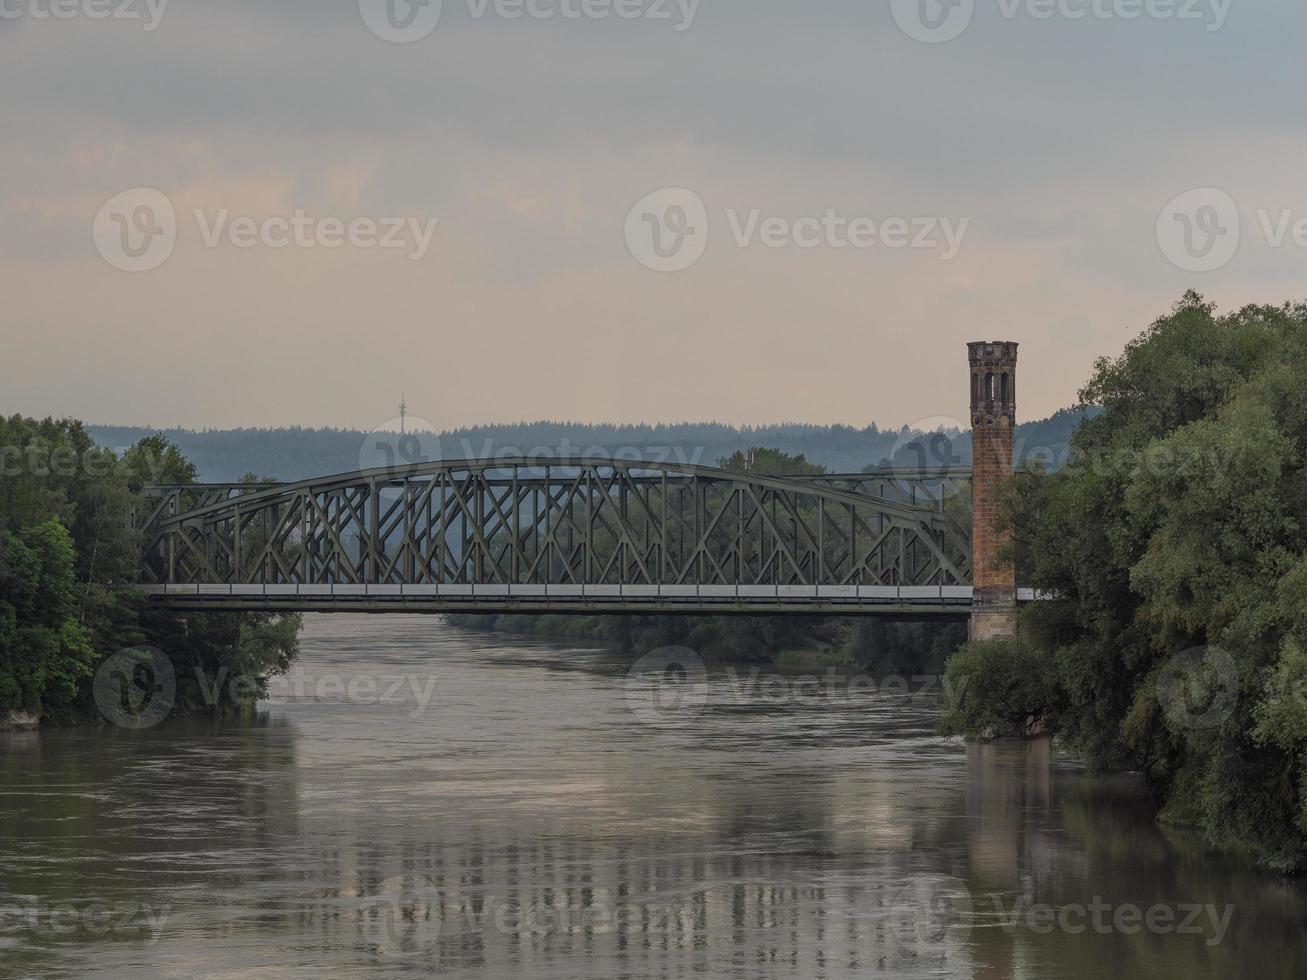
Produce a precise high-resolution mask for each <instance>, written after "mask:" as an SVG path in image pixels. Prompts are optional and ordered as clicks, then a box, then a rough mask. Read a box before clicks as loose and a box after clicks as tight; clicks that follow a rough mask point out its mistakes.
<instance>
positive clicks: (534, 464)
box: [141, 456, 970, 607]
mask: <svg viewBox="0 0 1307 980" xmlns="http://www.w3.org/2000/svg"><path fill="white" fill-rule="evenodd" d="M965 482H966V474H963V473H961V472H957V471H941V472H939V473H927V472H922V471H902V472H898V471H880V472H877V473H872V474H857V475H849V476H833V477H814V478H795V477H779V476H764V475H760V474H754V473H741V472H735V471H727V470H722V469H717V468H713V467H706V466H699V465H695V464H690V463H682V462H670V461H663V462H659V461H645V460H626V459H600V458H596V457H594V456H589V457H586V458H560V457H552V456H519V457H512V458H493V459H473V460H447V461H433V462H422V463H414V464H408V465H402V466H394V467H381V468H377V469H371V470H362V471H357V472H352V473H343V474H338V475H335V476H329V477H321V478H315V479H311V480H303V481H299V482H296V483H287V484H273V485H241V484H217V485H199V486H167V487H157V488H153V489H152V493H153V494H154V495H155V497H156V500H157V505H156V507H155V508H154V510H153V511H152V513H151V514H150V515H149V516H148V517H147V518H146V519H145V520H144V521H143V522H142V528H141V530H142V533H143V536H144V547H145V576H146V581H147V584H148V585H151V586H156V587H161V588H156V589H155V590H154V591H156V592H161V593H162V594H163V595H165V596H172V595H185V594H204V593H205V592H206V591H207V592H212V593H215V594H216V593H218V592H220V590H221V589H222V588H223V587H230V588H232V589H242V590H246V591H248V587H257V588H258V589H259V590H260V594H261V595H263V596H275V595H294V596H297V597H299V596H303V595H305V594H308V593H309V592H311V591H312V590H321V589H323V588H326V589H329V590H330V594H331V595H332V596H337V595H341V594H342V592H341V590H350V589H360V590H362V593H363V594H366V595H370V596H371V595H385V594H389V593H390V592H391V590H397V593H396V594H398V595H401V596H403V595H408V594H418V591H417V590H425V591H427V592H428V593H430V594H436V595H440V594H443V591H444V590H449V594H450V595H451V596H455V595H458V594H461V593H462V592H463V591H464V590H471V592H470V593H469V594H472V595H475V594H477V593H478V591H479V593H480V594H481V595H483V596H489V595H494V594H496V593H497V592H498V591H501V590H502V591H503V595H504V596H505V597H508V598H511V597H513V596H519V597H529V596H534V593H535V591H536V590H541V596H545V597H547V596H548V595H549V594H550V592H551V590H552V591H553V593H555V594H559V595H561V594H564V593H566V592H567V591H568V590H572V591H573V592H575V591H576V590H580V594H581V595H582V596H583V597H594V598H600V597H603V596H604V595H605V594H607V593H608V592H609V591H610V590H614V589H616V590H618V591H617V593H616V595H618V596H620V597H622V598H623V599H624V600H628V599H629V600H635V599H638V598H639V596H640V595H641V590H645V591H648V590H653V591H652V592H650V593H649V594H650V595H651V596H654V595H656V596H657V597H658V598H659V599H660V600H661V599H663V598H666V597H667V596H668V594H669V591H668V590H671V594H673V595H674V594H675V593H676V590H690V589H693V590H694V594H695V596H696V597H702V596H703V595H704V594H705V590H709V592H711V591H712V590H716V591H717V592H719V593H720V594H721V595H722V596H723V597H726V596H727V595H728V594H729V595H730V596H733V597H734V598H735V599H737V600H738V599H740V597H741V595H742V594H743V593H742V592H741V590H745V591H746V592H747V590H761V591H762V593H763V594H766V595H770V596H777V595H779V594H780V592H779V591H778V590H790V591H791V592H792V591H793V590H800V591H801V592H804V593H805V594H806V591H807V590H813V595H814V597H815V596H818V595H819V594H820V591H819V590H827V591H828V593H829V594H830V595H831V596H832V597H838V596H839V595H846V594H849V593H848V592H847V590H850V589H851V590H853V592H852V593H851V594H852V595H853V596H854V597H857V595H858V594H859V590H860V589H872V590H886V589H892V590H895V595H896V596H898V595H901V590H903V589H925V590H927V591H930V590H934V593H935V594H939V595H942V594H943V593H942V592H941V591H940V590H943V589H953V590H957V589H959V588H964V587H966V586H968V584H969V576H970V537H969V528H968V527H967V524H968V523H969V520H968V518H967V515H965V514H963V513H955V512H953V510H954V509H957V508H956V503H957V500H958V495H957V494H956V493H954V492H953V491H956V489H957V487H958V486H959V485H961V484H965ZM951 508H953V509H951ZM431 590H434V592H431ZM769 590H770V591H769ZM830 590H844V591H843V592H838V593H837V592H830ZM233 594H234V593H233ZM627 604H628V605H632V606H635V607H639V606H640V603H639V602H634V601H632V602H629V603H627ZM301 605H308V603H301Z"/></svg>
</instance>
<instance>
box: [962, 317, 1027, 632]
mask: <svg viewBox="0 0 1307 980" xmlns="http://www.w3.org/2000/svg"><path fill="white" fill-rule="evenodd" d="M967 350H968V354H969V358H970V362H971V445H972V460H973V461H972V469H973V474H974V475H973V481H972V491H971V492H972V509H973V511H974V514H975V518H974V523H973V525H972V530H971V569H972V575H973V577H974V579H975V593H974V596H973V598H972V611H971V638H972V639H973V640H985V639H990V638H992V637H995V636H1012V635H1014V634H1015V633H1016V629H1017V577H1016V570H1015V569H1014V568H1013V567H1012V564H1011V562H1005V561H999V559H998V550H999V548H1000V547H1002V545H1004V544H1005V543H1006V542H1007V535H1005V534H1000V533H999V532H997V531H996V530H995V529H994V519H995V517H996V515H997V506H998V494H999V490H1000V487H1001V486H1002V484H1003V481H1005V480H1006V479H1008V478H1009V477H1010V476H1011V475H1012V464H1013V460H1012V451H1013V430H1014V429H1015V428H1016V422H1017V345H1016V344H1014V343H1011V342H1009V341H981V342H979V343H975V344H968V345H967Z"/></svg>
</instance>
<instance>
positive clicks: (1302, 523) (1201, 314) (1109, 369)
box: [945, 293, 1307, 869]
mask: <svg viewBox="0 0 1307 980" xmlns="http://www.w3.org/2000/svg"><path fill="white" fill-rule="evenodd" d="M1304 378H1307V306H1304V305H1294V306H1288V305H1286V306H1284V307H1261V306H1257V307H1248V308H1246V309H1242V310H1239V311H1238V312H1235V313H1231V314H1229V315H1217V314H1216V313H1215V312H1214V310H1213V308H1212V306H1211V305H1209V304H1208V303H1206V302H1205V301H1204V300H1203V299H1202V297H1200V296H1198V295H1196V294H1192V293H1191V294H1188V295H1186V297H1185V298H1184V299H1183V301H1182V302H1181V303H1179V304H1178V305H1177V307H1176V308H1175V309H1174V310H1173V311H1172V313H1171V314H1170V315H1168V316H1165V317H1163V318H1161V319H1159V320H1158V321H1157V322H1156V323H1155V324H1153V326H1152V327H1151V328H1150V329H1149V330H1147V331H1146V332H1145V333H1144V334H1143V335H1141V336H1140V337H1139V338H1138V339H1136V340H1135V341H1133V342H1132V343H1131V344H1129V345H1128V347H1127V348H1126V350H1125V352H1124V353H1123V354H1122V355H1121V356H1120V357H1119V358H1117V359H1115V360H1107V359H1104V360H1101V361H1100V362H1099V363H1098V364H1097V365H1096V367H1095V369H1094V372H1093V374H1092V377H1091V378H1090V380H1089V382H1088V384H1087V385H1086V386H1085V389H1084V391H1083V392H1082V393H1081V398H1082V400H1083V401H1084V402H1085V403H1087V404H1096V405H1101V406H1102V408H1103V411H1102V413H1101V414H1100V415H1098V416H1097V417H1095V418H1092V419H1091V420H1089V421H1086V422H1085V423H1084V424H1083V425H1081V426H1080V428H1079V429H1078V430H1077V432H1076V434H1075V436H1074V438H1073V450H1074V456H1075V459H1074V461H1073V462H1072V464H1071V465H1069V466H1068V467H1066V468H1064V469H1063V470H1062V471H1060V472H1058V473H1055V474H1051V475H1041V474H1038V473H1022V474H1020V475H1019V476H1018V478H1017V479H1016V480H1014V481H1013V486H1012V489H1011V494H1010V499H1009V500H1008V503H1007V508H1006V520H1007V521H1008V522H1009V523H1010V526H1011V527H1012V528H1013V529H1014V532H1015V543H1014V554H1015V557H1016V560H1017V562H1018V570H1019V574H1020V577H1021V579H1022V580H1023V582H1026V583H1028V584H1031V585H1035V586H1036V587H1039V588H1043V589H1047V590H1051V591H1054V592H1055V593H1056V594H1057V596H1058V597H1059V599H1058V601H1055V602H1048V603H1039V604H1034V605H1032V606H1031V607H1029V608H1027V609H1026V610H1025V611H1024V612H1023V614H1022V618H1021V628H1020V633H1019V637H1018V639H1017V640H1015V641H1013V640H1001V641H993V642H989V643H979V644H973V645H970V646H968V647H966V648H965V649H963V650H962V651H961V652H960V653H959V654H958V655H957V656H956V657H955V658H954V659H952V660H951V661H950V664H949V674H950V675H951V676H952V679H953V681H954V685H955V689H961V690H963V691H964V695H963V697H962V698H961V700H960V701H959V703H958V704H957V706H956V708H955V710H954V711H953V712H952V713H951V714H950V716H949V717H947V718H946V719H945V728H946V730H947V731H950V732H958V733H964V734H969V735H981V734H989V735H1005V734H1020V733H1023V732H1027V731H1031V730H1043V731H1047V732H1050V733H1052V734H1054V735H1056V736H1058V737H1059V738H1060V739H1062V740H1064V741H1065V742H1066V743H1067V744H1069V745H1070V746H1072V747H1074V748H1075V749H1078V750H1079V751H1080V752H1081V753H1083V755H1084V757H1085V758H1086V759H1087V760H1088V761H1089V762H1090V763H1091V764H1092V765H1094V766H1096V767H1100V768H1107V769H1137V770H1140V771H1142V772H1143V773H1144V774H1145V775H1146V777H1147V779H1148V781H1149V784H1150V785H1151V787H1152V788H1153V790H1154V792H1155V794H1156V797H1157V801H1158V803H1159V805H1160V807H1161V811H1160V812H1161V816H1162V818H1163V819H1164V820H1168V821H1175V822H1178V823H1184V824H1189V825H1194V826H1196V827H1198V828H1201V830H1202V831H1203V833H1204V834H1205V835H1206V836H1207V838H1208V840H1209V841H1210V842H1212V843H1213V844H1216V845H1218V846H1224V847H1229V848H1234V849H1239V850H1242V851H1245V852H1247V853H1250V854H1253V855H1255V856H1256V857H1257V858H1258V859H1259V860H1260V861H1261V862H1263V863H1264V864H1266V865H1268V866H1271V867H1275V868H1279V869H1302V868H1303V867H1304V866H1307V768H1305V767H1307V752H1305V751H1304V750H1305V749H1307V652H1305V651H1307V466H1305V465H1304V450H1305V449H1307V386H1304V384H1303V379H1304Z"/></svg>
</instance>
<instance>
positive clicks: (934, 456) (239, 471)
mask: <svg viewBox="0 0 1307 980" xmlns="http://www.w3.org/2000/svg"><path fill="white" fill-rule="evenodd" d="M1083 417H1084V413H1083V412H1082V411H1079V410H1072V409H1066V410H1063V411H1061V412H1058V413H1057V414H1056V415H1054V416H1053V417H1052V418H1049V419H1044V420H1043V421H1040V422H1030V423H1026V424H1025V425H1020V426H1018V427H1017V453H1018V457H1019V458H1021V459H1027V458H1031V457H1038V458H1043V459H1046V460H1050V461H1052V463H1053V464H1054V465H1056V464H1057V462H1058V461H1060V460H1061V458H1062V455H1063V453H1064V452H1065V448H1066V444H1067V440H1068V439H1069V438H1070V436H1071V432H1072V431H1073V430H1074V429H1075V427H1076V425H1077V424H1079V421H1080V419H1081V418H1083ZM88 430H89V432H90V433H91V436H92V438H94V439H95V440H96V441H97V442H99V443H100V444H101V445H103V446H107V447H108V448H110V449H116V450H121V449H125V448H126V447H128V446H130V445H132V444H133V443H135V442H136V441H137V440H139V439H141V438H142V437H144V436H147V435H153V434H155V433H156V432H160V431H162V432H163V434H164V435H166V436H167V437H168V438H169V439H171V440H172V441H173V442H175V443H176V444H177V445H178V446H179V447H180V448H181V450H182V452H184V453H185V454H186V456H187V457H188V458H189V459H191V460H193V461H194V462H195V464H196V466H197V467H198V468H199V472H200V478H201V479H203V480H206V481H210V482H226V481H231V480H239V479H240V478H241V477H242V476H244V475H246V474H247V473H253V474H255V475H257V476H261V477H271V478H274V479H279V480H301V479H306V478H308V477H312V476H320V475H323V474H328V473H345V472H349V471H351V470H356V469H359V468H360V467H362V466H380V465H384V464H386V463H388V462H391V461H392V460H394V459H400V460H404V461H410V462H416V461H420V460H424V459H464V458H469V457H481V456H496V455H518V454H531V453H539V452H550V453H555V454H567V455H585V454H587V453H604V454H608V455H619V456H622V457H624V458H627V459H653V460H674V461H678V462H690V463H702V464H706V465H715V464H716V463H717V461H718V460H719V459H721V458H722V457H726V456H730V455H731V454H732V453H734V452H736V451H738V450H743V449H749V448H752V447H762V446H765V447H768V448H774V449H779V450H781V451H783V452H786V453H793V454H800V453H801V454H803V455H805V456H806V457H807V458H808V460H809V461H810V462H813V463H819V464H821V465H822V466H825V467H827V468H828V469H830V470H834V471H838V472H859V471H861V470H863V469H866V468H867V467H870V466H878V465H886V464H887V463H888V462H889V461H891V460H893V462H895V463H896V464H897V465H905V466H910V465H921V464H923V463H924V464H929V465H939V464H948V463H952V464H956V465H967V464H969V463H970V462H971V433H970V432H963V433H958V432H956V431H954V432H948V433H942V434H924V433H921V432H917V431H909V430H907V429H904V430H901V431H895V430H891V429H880V428H878V427H877V426H875V425H870V426H868V427H866V428H864V429H855V428H853V427H851V426H844V425H831V426H821V425H798V424H795V425H775V426H760V427H756V428H755V427H750V426H746V427H742V428H737V427H734V426H729V425H721V424H718V423H680V424H674V425H622V426H616V425H579V424H573V423H563V422H531V423H520V424H516V425H495V426H477V427H474V428H468V429H455V430H453V431H450V432H442V433H440V434H438V435H433V434H431V433H425V432H424V433H411V434H409V435H408V436H407V437H405V438H403V439H401V437H400V436H399V435H398V434H397V433H390V432H381V433H364V432H360V431H356V430H350V429H301V428H283V429H224V430H216V429H215V430H207V431H194V430H190V429H165V430H159V429H150V428H142V427H131V426H109V425H91V426H88Z"/></svg>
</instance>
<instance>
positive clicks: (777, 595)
mask: <svg viewBox="0 0 1307 980" xmlns="http://www.w3.org/2000/svg"><path fill="white" fill-rule="evenodd" d="M143 588H144V591H145V592H146V594H147V595H149V596H150V597H151V599H152V601H154V602H156V603H159V604H161V605H165V606H168V607H169V608H173V609H179V610H210V611H219V610H227V611H237V610H241V611H250V610H260V611H274V612H333V613H336V612H339V613H344V612H361V613H375V612H413V613H473V614H484V613H560V614H565V613H582V614H637V613H642V614H667V613H680V614H696V615H776V614H786V615H796V616H812V615H881V616H883V615H905V616H965V615H967V614H969V613H970V611H971V604H972V589H971V587H970V586H948V585H946V586H865V585H864V586H825V585H780V586H776V585H769V586H757V585H753V586H747V585H741V586H734V585H150V586H144V587H143ZM1039 598H1041V597H1040V596H1039V595H1037V594H1036V593H1035V592H1034V591H1033V590H1031V589H1021V590H1019V592H1018V599H1019V600H1020V601H1022V602H1030V601H1034V600H1036V599H1039Z"/></svg>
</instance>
